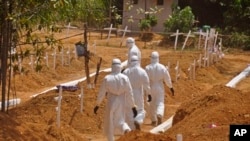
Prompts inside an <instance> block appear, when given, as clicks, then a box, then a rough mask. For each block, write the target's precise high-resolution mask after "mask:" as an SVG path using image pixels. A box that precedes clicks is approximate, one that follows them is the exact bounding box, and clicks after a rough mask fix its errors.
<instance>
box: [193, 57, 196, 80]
mask: <svg viewBox="0 0 250 141" xmlns="http://www.w3.org/2000/svg"><path fill="white" fill-rule="evenodd" d="M195 66H196V63H195V59H194V63H193V79H195Z"/></svg>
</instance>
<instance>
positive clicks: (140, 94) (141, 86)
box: [123, 55, 152, 130]
mask: <svg viewBox="0 0 250 141" xmlns="http://www.w3.org/2000/svg"><path fill="white" fill-rule="evenodd" d="M123 73H124V74H125V75H127V76H128V78H129V80H130V83H131V86H132V89H133V94H134V100H135V104H136V106H137V112H138V114H137V116H136V117H135V118H134V117H133V113H132V112H131V110H130V109H131V108H130V107H129V105H126V122H127V123H128V125H129V127H130V128H131V129H132V130H134V129H137V130H141V128H140V125H141V124H142V123H143V121H144V119H145V114H146V112H145V109H144V96H145V95H144V90H145V92H146V93H145V94H147V98H148V100H147V101H148V102H150V101H151V99H152V98H151V95H150V86H149V78H148V75H147V72H146V71H145V70H144V69H143V68H141V67H140V66H139V58H138V56H135V55H134V56H132V57H131V64H130V67H129V68H127V69H125V70H124V72H123Z"/></svg>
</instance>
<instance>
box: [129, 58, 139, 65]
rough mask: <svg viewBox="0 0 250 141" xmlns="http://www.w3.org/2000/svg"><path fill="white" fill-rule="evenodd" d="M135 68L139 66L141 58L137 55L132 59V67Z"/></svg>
mask: <svg viewBox="0 0 250 141" xmlns="http://www.w3.org/2000/svg"><path fill="white" fill-rule="evenodd" d="M134 66H139V57H138V56H136V55H133V56H132V57H131V67H134Z"/></svg>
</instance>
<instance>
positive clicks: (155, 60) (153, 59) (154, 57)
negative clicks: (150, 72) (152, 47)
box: [151, 51, 159, 64]
mask: <svg viewBox="0 0 250 141" xmlns="http://www.w3.org/2000/svg"><path fill="white" fill-rule="evenodd" d="M151 63H152V64H155V63H159V53H158V52H157V51H153V52H152V53H151Z"/></svg>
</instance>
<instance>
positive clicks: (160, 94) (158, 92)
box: [145, 53, 172, 121]
mask: <svg viewBox="0 0 250 141" xmlns="http://www.w3.org/2000/svg"><path fill="white" fill-rule="evenodd" d="M157 54H158V53H157ZM145 70H146V72H147V74H148V76H149V81H150V87H151V96H152V101H151V102H150V106H149V113H150V118H151V120H152V121H157V115H160V116H161V117H163V115H164V108H165V105H164V95H165V89H164V83H163V82H165V83H166V84H167V86H168V87H169V88H172V82H171V77H170V74H169V72H168V70H167V68H166V67H165V66H164V65H162V64H160V63H159V56H156V57H151V64H149V65H147V66H146V69H145Z"/></svg>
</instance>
